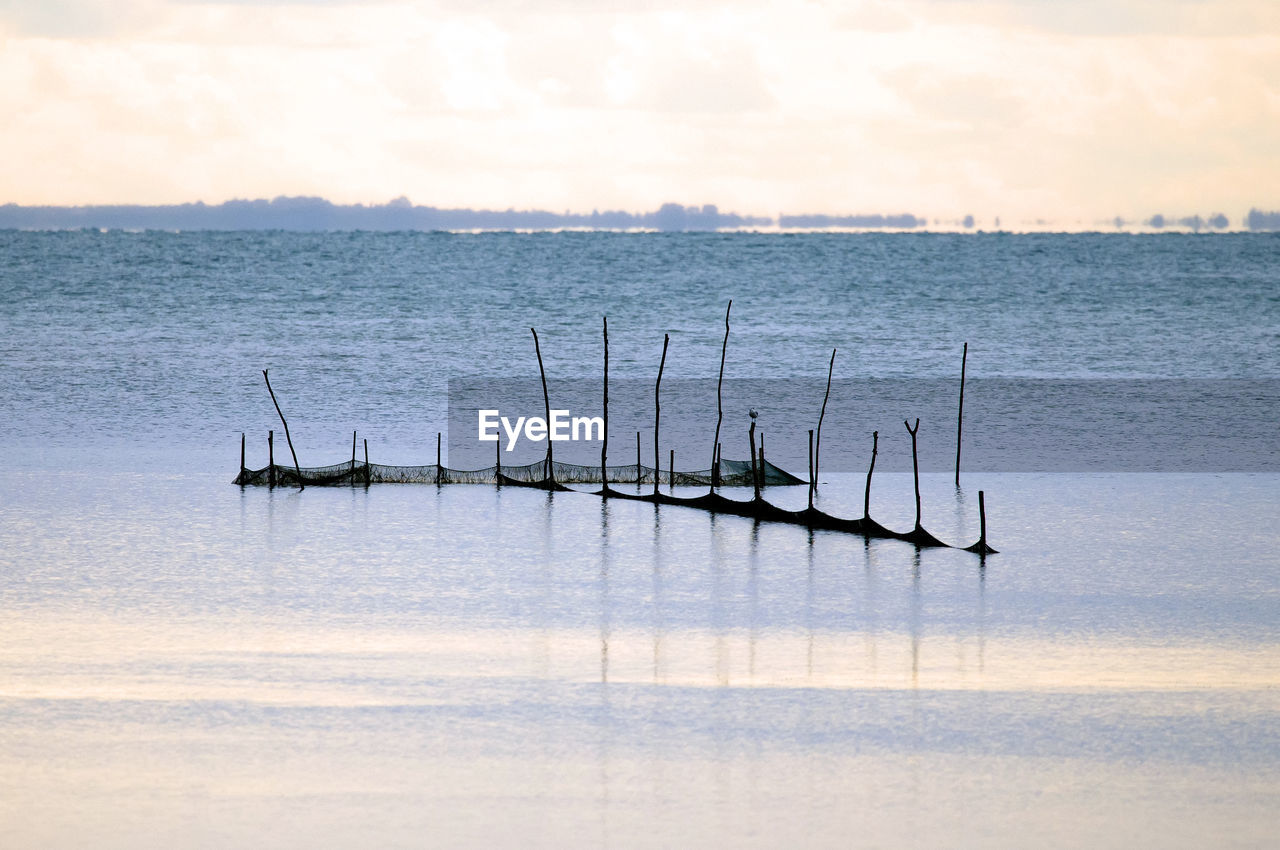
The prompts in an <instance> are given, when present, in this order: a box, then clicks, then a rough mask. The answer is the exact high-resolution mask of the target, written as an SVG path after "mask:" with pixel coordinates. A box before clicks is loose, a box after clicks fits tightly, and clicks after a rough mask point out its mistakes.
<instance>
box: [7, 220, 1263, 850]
mask: <svg viewBox="0 0 1280 850" xmlns="http://www.w3.org/2000/svg"><path fill="white" fill-rule="evenodd" d="M730 299H732V301H733V308H732V332H731V336H730V338H729V342H728V344H727V349H726V366H725V374H726V377H727V378H730V379H737V380H761V381H765V382H766V383H765V384H763V386H778V385H786V384H787V383H788V382H793V381H794V382H809V383H805V384H804V385H805V386H808V385H809V384H810V383H813V382H816V384H814V385H816V386H820V385H821V383H822V381H823V380H824V379H825V378H826V375H827V369H828V366H829V358H830V355H831V350H832V349H833V348H835V349H838V351H839V358H838V360H837V361H836V363H835V366H834V373H835V375H836V377H837V379H839V380H872V381H874V380H880V379H884V380H890V381H897V382H915V381H928V382H933V383H932V384H930V386H942V387H951V388H954V389H958V378H959V371H960V361H961V352H962V350H963V346H965V344H966V343H967V346H968V348H967V354H966V355H965V357H966V360H965V368H966V372H967V376H968V378H969V379H971V380H972V381H974V384H973V386H974V387H975V389H974V392H975V393H977V395H975V396H974V400H973V401H972V403H973V404H980V403H981V393H980V392H979V391H978V390H977V389H976V388H978V387H980V386H981V381H982V380H984V379H991V380H994V379H1000V380H1006V379H1007V380H1009V381H1014V382H1022V383H1024V384H1025V385H1027V386H1037V385H1039V384H1038V382H1055V381H1063V380H1070V381H1075V382H1096V383H1097V385H1098V386H1105V387H1112V388H1114V387H1125V386H1134V385H1135V384H1134V383H1132V382H1139V383H1143V382H1156V383H1158V382H1168V381H1173V382H1199V383H1197V384H1191V385H1192V386H1203V387H1206V388H1226V389H1225V390H1222V391H1221V392H1220V393H1219V395H1215V396H1214V398H1219V397H1220V400H1219V401H1215V402H1214V404H1213V407H1214V408H1215V409H1216V410H1217V411H1218V412H1219V413H1220V419H1219V420H1218V424H1217V425H1215V426H1214V428H1216V429H1217V431H1218V432H1220V433H1216V434H1215V435H1214V436H1215V438H1216V439H1217V438H1220V439H1222V440H1227V442H1226V443H1223V444H1222V445H1225V446H1227V447H1228V448H1230V446H1232V445H1234V444H1233V443H1231V442H1230V439H1232V435H1246V436H1247V437H1248V438H1249V439H1250V440H1251V441H1252V442H1250V443H1249V446H1250V447H1251V448H1250V449H1249V451H1250V452H1251V454H1248V455H1247V457H1248V458H1249V459H1248V460H1246V461H1242V462H1237V463H1232V462H1230V456H1231V452H1230V451H1226V452H1223V453H1219V454H1218V455H1215V456H1214V458H1210V459H1208V460H1203V459H1202V460H1201V461H1200V462H1198V463H1192V464H1190V465H1185V464H1184V465H1175V466H1173V467H1167V466H1162V465H1161V464H1160V463H1159V462H1156V461H1152V462H1149V463H1147V464H1145V465H1141V464H1140V465H1137V466H1135V465H1134V464H1133V463H1132V457H1130V462H1128V464H1127V465H1126V463H1125V462H1118V461H1116V460H1115V459H1114V457H1113V456H1111V455H1108V454H1107V453H1106V452H1100V453H1099V455H1098V457H1097V459H1096V462H1095V459H1094V458H1093V455H1092V453H1091V452H1090V451H1089V450H1087V449H1082V450H1074V449H1073V452H1075V453H1077V454H1079V455H1080V458H1079V460H1080V462H1079V464H1078V465H1074V466H1069V467H1065V468H1064V467H1063V466H1062V465H1061V464H1058V465H1057V466H1046V465H1044V464H1038V463H1037V462H1036V458H1035V456H1034V453H1032V454H1029V455H1027V456H1026V457H1025V460H1022V461H1020V462H1019V464H1017V465H1015V466H1013V467H1012V468H1010V467H1009V466H1008V465H1006V466H1003V467H999V468H997V467H993V466H991V465H989V464H988V465H986V466H984V462H983V456H982V455H976V456H975V458H974V461H973V462H972V463H971V464H969V465H962V469H961V475H960V483H959V485H957V484H956V482H955V480H954V479H955V474H954V470H948V469H945V468H939V467H937V466H936V465H934V466H930V467H928V468H927V469H926V470H925V471H923V472H922V474H921V475H920V481H919V487H920V492H921V504H922V521H923V524H924V525H925V526H926V527H927V528H928V529H929V530H930V531H931V532H932V533H934V534H936V535H937V536H938V537H940V538H941V539H943V540H945V541H947V542H949V543H955V544H958V545H961V546H963V545H968V544H970V543H972V542H973V541H974V540H976V539H977V536H978V532H979V516H978V505H977V501H978V492H979V491H982V493H983V496H984V506H985V512H986V521H987V539H988V542H989V543H990V544H991V545H992V546H993V547H994V548H995V549H997V550H998V552H997V553H995V554H991V555H987V556H985V557H980V556H978V555H976V554H974V553H972V552H967V551H964V550H963V549H961V548H924V549H918V548H916V547H915V546H913V545H911V544H909V543H906V542H903V541H900V540H879V539H871V540H868V539H865V538H863V537H861V536H856V535H848V534H843V533H837V532H828V531H809V530H806V529H804V528H800V527H796V526H790V525H779V524H772V523H768V522H756V521H753V520H751V519H747V518H740V517H733V516H726V515H710V514H707V513H705V512H702V511H698V510H693V509H689V508H684V507H680V506H674V505H662V506H655V505H653V504H648V503H644V502H636V501H623V500H616V499H612V500H602V499H600V498H599V497H597V496H595V495H592V494H591V493H590V492H589V491H590V490H592V489H594V488H592V487H587V486H579V487H577V488H576V489H577V490H578V491H579V492H555V493H549V492H544V491H540V490H533V489H523V488H514V487H502V488H499V487H495V486H492V485H479V484H474V485H465V484H450V485H445V486H435V485H434V484H403V485H391V484H382V485H374V486H371V487H368V488H366V487H363V486H343V487H314V486H313V487H307V488H306V489H305V490H299V489H297V488H293V487H279V488H276V489H269V488H266V487H256V486H255V487H243V488H242V487H239V486H235V485H233V483H232V482H233V479H235V478H236V475H237V473H238V472H239V469H240V463H241V457H240V452H241V435H242V434H243V435H245V444H246V449H245V451H246V461H245V462H246V465H247V466H249V467H251V468H260V467H262V466H264V465H265V464H266V459H267V444H266V437H267V432H268V430H274V432H275V443H274V452H275V455H274V456H275V459H276V461H277V463H281V464H292V463H293V456H292V454H291V452H290V449H289V446H288V444H289V443H292V446H293V451H294V452H296V454H297V457H298V461H299V463H300V465H301V466H321V465H325V464H332V463H341V462H344V461H349V460H350V457H351V454H352V434H353V432H354V433H355V434H357V435H358V437H359V438H360V439H361V440H362V441H364V440H367V443H368V451H369V454H370V460H371V461H373V462H377V463H388V464H431V463H434V462H435V459H436V451H437V434H438V433H441V432H445V433H446V434H447V432H448V429H449V425H450V422H449V386H450V381H456V380H459V379H461V378H467V379H475V378H479V379H506V378H513V377H515V378H530V379H533V380H536V379H537V377H538V374H539V373H538V363H537V360H536V358H535V352H534V350H533V347H532V339H531V336H530V334H529V329H530V328H531V327H532V328H536V329H537V332H538V336H539V345H540V355H541V357H542V359H543V361H544V364H545V368H546V371H547V373H548V374H549V375H550V376H552V387H553V388H554V386H555V381H557V380H567V379H575V380H583V381H587V380H593V381H598V380H599V377H600V363H601V334H600V331H601V318H602V317H603V316H607V317H608V320H609V332H610V337H609V344H610V378H611V380H613V379H615V378H616V379H617V380H619V381H623V382H626V381H634V382H635V384H634V385H635V386H640V385H641V384H642V383H643V384H644V385H645V386H647V385H648V382H651V381H653V379H654V377H655V372H656V369H657V367H658V365H659V355H660V353H661V350H662V340H663V336H664V334H665V335H669V340H670V342H669V351H668V353H667V355H666V359H665V363H664V364H663V368H664V370H665V375H666V376H667V378H668V379H672V380H674V379H676V378H688V379H714V378H715V377H716V376H717V372H718V369H719V366H720V355H721V348H722V345H724V316H725V310H726V306H727V304H728V302H729V300H730ZM0 304H2V305H3V310H0V409H2V410H3V417H0V451H3V453H4V457H5V463H4V464H2V465H0V847H6V848H72V847H75V848H79V847H84V846H94V847H98V848H151V847H155V848H160V847H163V848H205V847H255V848H316V847H325V848H330V847H334V848H346V847H361V848H364V847H386V848H399V847H437V846H440V847H486V848H489V847H521V848H526V847H527V848H539V847H557V848H558V847H682V848H683V847H694V848H696V847H708V848H710V847H717V848H718V847H784V846H793V847H924V848H935V847H958V848H969V847H974V848H985V847H1064V848H1065V847H1094V848H1110V847H1114V848H1132V847H1161V848H1170V847H1172V848H1181V847H1185V848H1202V847H1206V846H1211V847H1220V848H1244V847H1250V848H1252V847H1266V846H1275V842H1276V840H1277V835H1280V556H1278V555H1277V552H1278V551H1280V472H1278V471H1277V469H1278V468H1280V466H1278V465H1277V464H1276V463H1275V462H1274V460H1275V457H1276V455H1275V452H1277V451H1280V411H1276V410H1275V408H1274V407H1268V406H1267V405H1268V404H1269V402H1267V399H1268V398H1272V397H1271V396H1267V395H1266V393H1263V394H1262V396H1258V395H1257V394H1256V393H1253V392H1252V391H1251V392H1250V394H1249V397H1248V398H1246V397H1245V396H1244V394H1243V393H1236V395H1235V396H1233V395H1232V392H1234V391H1232V390H1231V389H1230V388H1231V387H1234V386H1237V384H1233V383H1231V382H1233V381H1234V382H1238V381H1245V382H1251V383H1250V384H1249V385H1250V386H1255V387H1274V386H1275V383H1274V382H1276V381H1280V234H1263V233H1226V234H1189V233H1179V234H1173V233H1169V234H1143V235H1133V234H1096V233H1083V234H1040V233H1037V234H1010V233H986V234H925V233H909V234H907V233H902V234H886V233H747V232H733V233H608V232H536V233H511V232H502V233H425V232H422V233H365V232H333V233H293V232H124V231H107V232H103V231H98V230H84V231H74V232H72V231H67V232H19V231H0ZM264 369H266V370H269V375H270V378H271V383H272V387H273V389H274V391H275V393H276V397H277V400H278V401H279V403H280V411H281V412H282V413H283V416H284V417H285V418H286V419H287V421H288V428H289V436H288V438H287V440H282V439H281V436H282V432H283V431H284V428H283V426H282V423H281V420H280V415H279V414H278V413H277V410H276V407H275V405H274V404H273V403H272V399H271V397H270V395H268V393H267V390H266V387H265V384H264V381H263V374H262V372H263V370H264ZM768 382H773V383H772V384H770V383H768ZM1091 385H1092V384H1091ZM1160 385H1163V384H1160ZM1187 385H1188V384H1185V383H1184V384H1182V386H1187ZM620 386H628V385H627V384H625V383H624V384H620ZM949 391H950V390H948V392H949ZM1122 398H1123V397H1122ZM1259 398H1262V403H1261V404H1262V406H1261V407H1259V404H1260V402H1259ZM1236 401H1238V402H1239V405H1238V406H1237V404H1236V403H1235V402H1236ZM820 402H821V399H819V398H814V399H813V415H814V416H815V417H816V415H817V408H818V405H819V404H820ZM709 403H713V400H712V402H709ZM951 404H952V401H951V399H950V396H948V397H947V400H946V405H945V406H946V409H948V410H950V405H951ZM768 405H769V399H763V400H762V402H761V407H762V413H761V422H762V428H763V429H764V430H766V431H767V430H768V429H769V421H770V416H771V411H770V408H769V406H768ZM1166 413H1167V411H1166ZM1177 414H1178V411H1176V410H1175V411H1174V416H1173V418H1177ZM1272 414H1275V415H1272ZM877 415H878V414H877ZM918 415H920V414H919V413H917V412H914V411H912V410H903V411H901V413H900V414H898V413H897V412H896V411H894V412H893V418H888V417H889V414H885V418H884V419H883V421H881V420H879V419H877V420H873V421H872V420H868V421H861V420H860V421H857V422H852V421H847V420H846V419H845V418H844V416H845V414H843V413H840V414H839V415H837V416H834V417H833V416H831V415H828V418H827V421H826V423H825V425H824V427H825V428H826V429H827V433H829V434H834V433H837V432H840V431H841V430H842V429H845V430H847V431H849V432H850V433H854V432H856V434H857V435H858V437H857V439H858V440H861V441H862V442H859V443H856V445H858V446H859V447H860V448H859V451H863V454H862V455H859V456H857V457H856V458H855V459H853V460H851V461H850V462H849V463H848V464H841V463H836V462H834V461H832V462H828V461H826V460H825V459H824V462H823V463H824V467H823V468H824V469H830V470H831V471H830V472H820V473H819V480H818V491H817V496H816V499H817V505H818V506H819V507H820V508H821V509H822V510H824V511H827V512H829V513H832V514H835V515H839V516H846V517H857V516H860V515H861V513H862V507H863V499H864V495H865V490H864V487H865V477H864V474H863V472H862V471H860V470H862V468H863V466H864V465H865V463H866V461H867V460H868V457H867V455H868V454H869V452H868V451H866V450H867V449H869V440H870V437H869V432H870V431H871V430H873V429H875V430H877V432H878V433H879V434H880V437H879V439H880V440H881V441H882V442H883V443H884V444H885V449H886V450H890V449H893V450H895V451H903V450H904V447H909V442H908V440H909V437H908V435H907V434H906V431H905V430H904V429H903V426H902V424H901V422H900V420H901V419H902V418H914V417H915V416H918ZM949 415H950V414H949ZM1079 415H1080V416H1083V417H1086V418H1087V417H1088V416H1089V413H1088V407H1087V406H1086V407H1084V408H1081V412H1080V414H1079ZM939 416H940V415H935V416H932V418H926V420H925V421H924V427H923V428H922V429H921V432H920V435H921V439H922V440H924V441H926V442H927V443H928V444H929V445H931V446H934V447H941V448H942V450H943V451H944V453H945V454H946V455H947V456H949V453H950V452H951V451H953V450H954V447H955V439H956V436H955V427H956V423H955V421H953V420H950V419H948V420H945V421H939ZM1067 420H1068V417H1066V416H1061V417H1059V418H1057V419H1055V420H1054V421H1050V422H1048V423H1044V427H1043V429H1042V431H1041V432H1039V436H1037V438H1036V439H1037V440H1038V441H1039V442H1041V443H1043V444H1044V445H1046V446H1049V445H1051V444H1053V443H1054V442H1055V439H1056V436H1055V435H1056V434H1057V433H1058V431H1059V430H1062V431H1063V432H1064V433H1065V432H1066V431H1067V430H1069V429H1070V428H1071V427H1074V426H1076V425H1078V424H1079V423H1078V422H1071V421H1067ZM1135 420H1136V421H1137V422H1138V425H1139V426H1140V425H1141V423H1142V422H1144V421H1146V420H1145V418H1144V417H1142V416H1141V415H1139V414H1137V413H1135ZM726 423H728V424H727V425H726V428H727V429H731V432H732V434H733V440H735V441H737V442H736V443H733V444H728V443H727V444H726V447H725V449H724V456H725V457H726V458H733V457H741V456H743V455H745V450H744V449H743V448H741V447H740V446H739V444H741V445H745V434H746V428H747V424H748V423H747V420H746V418H745V416H744V411H741V410H738V409H736V408H735V409H734V410H731V411H727V413H726ZM810 427H812V426H810ZM1133 433H1134V432H1130V433H1129V435H1128V436H1126V439H1130V440H1131V439H1138V440H1143V439H1145V437H1143V436H1142V431H1141V428H1140V427H1139V428H1138V431H1137V432H1136V433H1137V434H1138V437H1136V438H1135V437H1133ZM979 438H980V437H979V435H976V434H975V435H974V437H973V439H975V440H977V439H979ZM446 439H447V438H446ZM771 439H772V437H771ZM778 439H781V436H779V437H778ZM1153 439H1154V438H1153ZM708 444H709V443H708ZM854 444H855V443H854V442H851V443H850V445H854ZM833 445H835V444H833ZM735 446H738V447H737V448H735ZM895 447H896V448H895ZM1259 447H1261V449H1259ZM361 449H362V451H361V453H360V456H359V460H360V461H363V459H364V455H363V443H362V444H361ZM611 451H612V450H611ZM633 451H634V449H633V447H631V446H630V445H629V444H626V442H625V440H624V441H623V447H622V448H619V449H617V455H618V461H617V462H618V463H626V462H628V459H629V458H631V457H632V452H633ZM828 451H829V452H830V453H832V454H833V455H840V454H841V452H842V451H843V449H838V448H832V449H830V450H828ZM1268 452H1270V454H1268ZM1160 454H1164V452H1163V450H1162V452H1161V453H1160ZM989 456H990V455H988V457H989ZM826 457H827V455H826V454H824V458H826ZM900 457H905V455H900ZM1224 457H1225V458H1226V460H1224V459H1223V458H1224ZM1237 457H1246V456H1245V455H1237ZM1259 458H1261V459H1260V460H1259ZM1268 458H1270V460H1268ZM445 461H446V463H447V462H448V459H447V458H445ZM690 463H692V461H690ZM695 465H696V466H697V467H698V468H704V467H706V466H707V463H706V462H700V463H698V464H695ZM790 471H792V472H795V473H796V474H798V475H799V476H800V477H805V476H806V475H807V471H806V470H805V469H803V468H801V469H796V468H792V469H791V470H790ZM624 486H625V485H624ZM914 489H915V487H914V477H913V475H912V473H911V472H910V467H909V466H902V465H898V466H890V467H888V468H886V469H885V470H884V471H882V472H877V473H876V477H875V483H874V488H873V490H872V493H871V513H872V514H873V515H874V516H875V518H876V519H877V520H878V521H879V522H881V523H883V524H884V525H886V526H889V527H891V528H895V529H898V530H908V529H910V528H911V527H912V523H913V521H914V519H915V496H914ZM675 492H676V493H677V494H680V493H682V492H683V493H686V494H692V493H694V492H702V491H701V490H694V489H693V488H683V487H677V488H675ZM724 492H725V495H728V496H730V497H734V498H748V497H749V495H750V494H749V492H745V491H744V490H743V488H726V489H725V491H724ZM765 495H766V497H767V498H768V499H769V500H770V501H773V502H775V503H777V504H779V505H782V506H785V507H788V508H799V507H803V506H804V504H805V503H806V499H807V495H808V488H807V487H804V486H798V487H771V488H766V494H765Z"/></svg>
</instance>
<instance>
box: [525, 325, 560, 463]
mask: <svg viewBox="0 0 1280 850" xmlns="http://www.w3.org/2000/svg"><path fill="white" fill-rule="evenodd" d="M529 333H531V334H533V350H534V352H535V353H536V354H537V355H538V374H540V375H541V376H542V404H543V408H544V409H545V410H546V414H547V470H546V475H544V476H543V478H546V479H549V480H551V481H554V480H555V469H554V466H553V464H554V462H555V457H554V455H553V454H552V446H553V445H554V443H553V441H552V439H551V430H550V429H551V396H550V395H548V394H547V371H546V370H545V369H543V368H542V348H541V346H539V345H538V332H537V331H535V330H534V329H533V328H529Z"/></svg>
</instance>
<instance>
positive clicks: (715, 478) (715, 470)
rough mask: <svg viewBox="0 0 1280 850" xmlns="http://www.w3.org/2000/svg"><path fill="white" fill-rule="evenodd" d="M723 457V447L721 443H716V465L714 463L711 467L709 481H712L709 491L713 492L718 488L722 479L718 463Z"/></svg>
mask: <svg viewBox="0 0 1280 850" xmlns="http://www.w3.org/2000/svg"><path fill="white" fill-rule="evenodd" d="M723 457H724V445H723V444H721V443H716V463H715V466H713V467H711V481H712V484H711V489H712V490H713V491H714V490H715V488H717V487H719V486H720V482H721V481H722V480H723V479H724V476H722V475H721V474H720V461H721V459H722V458H723Z"/></svg>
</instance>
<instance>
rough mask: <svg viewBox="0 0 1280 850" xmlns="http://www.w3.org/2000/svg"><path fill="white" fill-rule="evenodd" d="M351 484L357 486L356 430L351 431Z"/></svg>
mask: <svg viewBox="0 0 1280 850" xmlns="http://www.w3.org/2000/svg"><path fill="white" fill-rule="evenodd" d="M351 486H352V487H354V486H356V432H355V431H352V432H351Z"/></svg>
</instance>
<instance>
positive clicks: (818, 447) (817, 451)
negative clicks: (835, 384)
mask: <svg viewBox="0 0 1280 850" xmlns="http://www.w3.org/2000/svg"><path fill="white" fill-rule="evenodd" d="M835 368H836V350H835V349H834V348H833V349H831V364H830V365H829V366H827V392H826V394H825V395H824V396H823V397H822V412H821V413H819V414H818V439H817V442H816V443H815V444H814V447H813V489H814V491H815V492H816V491H817V489H818V462H819V461H820V460H821V459H822V420H823V418H824V417H826V415H827V399H829V398H831V373H832V372H834V371H835Z"/></svg>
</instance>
